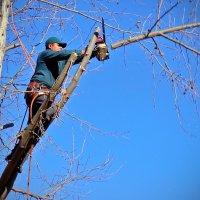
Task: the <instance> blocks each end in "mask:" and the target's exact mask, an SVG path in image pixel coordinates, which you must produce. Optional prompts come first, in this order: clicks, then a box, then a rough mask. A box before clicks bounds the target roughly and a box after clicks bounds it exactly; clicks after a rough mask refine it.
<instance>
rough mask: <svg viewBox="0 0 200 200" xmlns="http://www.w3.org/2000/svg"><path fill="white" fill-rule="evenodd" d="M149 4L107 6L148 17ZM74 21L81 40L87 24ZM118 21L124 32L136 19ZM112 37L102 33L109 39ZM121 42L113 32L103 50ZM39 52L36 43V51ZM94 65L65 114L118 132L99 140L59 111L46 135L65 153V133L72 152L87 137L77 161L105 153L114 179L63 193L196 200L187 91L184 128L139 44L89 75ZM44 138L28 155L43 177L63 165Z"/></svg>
mask: <svg viewBox="0 0 200 200" xmlns="http://www.w3.org/2000/svg"><path fill="white" fill-rule="evenodd" d="M60 2H61V1H60ZM155 2H156V1H144V3H139V1H138V2H137V1H132V2H130V1H123V3H121V2H120V4H119V5H116V4H115V3H113V6H112V10H113V11H116V12H117V11H120V10H124V12H127V13H128V12H134V13H137V14H140V15H142V16H146V17H147V16H148V15H149V14H150V13H153V14H152V16H153V15H155V13H154V12H155V10H156V6H155V5H156V3H155ZM78 6H80V8H81V10H84V9H85V10H86V9H87V4H86V5H82V4H81V3H78ZM109 6H110V4H109ZM188 6H190V5H189V4H188ZM78 8H79V7H78ZM115 9H116V10H115ZM176 12H177V13H178V15H179V13H181V12H182V11H181V10H179V9H178V8H177V10H176ZM128 16H129V15H128ZM76 18H77V19H76V20H77V24H78V25H79V26H81V28H82V32H81V33H82V34H83V36H82V37H83V40H84V39H86V38H87V36H88V34H89V31H90V30H91V27H92V25H93V22H91V21H90V20H88V19H85V18H83V17H80V16H78V15H77V16H76ZM116 18H117V20H118V22H119V23H120V24H121V28H123V29H128V27H131V23H133V24H134V23H135V22H136V21H137V20H138V19H139V17H138V16H135V17H134V15H131V19H129V20H128V19H127V20H126V17H123V16H117V17H116ZM152 18H153V17H152ZM105 19H106V23H108V24H112V25H116V24H114V22H113V20H109V18H108V16H106V17H105ZM167 19H168V18H167ZM167 19H166V21H167ZM85 21H86V22H87V23H88V26H87V27H86V26H85ZM177 21H178V19H177ZM152 24H153V19H152ZM178 24H179V23H177V25H178ZM90 25H91V26H90ZM84 26H85V29H84ZM146 27H148V26H146ZM135 31H137V29H135ZM111 33H112V31H111V30H110V29H107V34H111ZM52 34H53V35H55V36H60V34H61V37H62V39H64V38H65V35H64V33H60V32H54V30H50V33H49V36H50V35H52ZM73 34H74V32H73V29H72V32H71V35H70V33H69V31H68V32H67V39H66V40H67V41H70V39H71V38H70V37H72V36H73ZM120 37H122V34H121V33H117V32H116V31H115V32H114V34H113V35H112V36H111V37H108V43H109V45H110V44H111V43H113V42H116V41H118V39H119V38H120ZM79 43H80V41H77V40H76V41H75V43H73V42H72V43H70V45H69V48H77V47H79ZM167 44H169V43H167ZM198 47H199V46H198ZM42 49H43V46H41V45H40V46H39V47H38V51H41V50H42ZM166 53H167V54H169V55H166V56H167V57H169V58H170V57H171V55H170V51H168V50H166ZM179 64H180V63H178V61H176V60H175V61H173V60H169V65H170V66H171V65H172V66H175V68H176V66H179ZM96 67H98V69H97V70H94V71H90V72H88V73H85V74H84V76H83V77H82V79H81V81H80V83H79V84H78V87H77V88H76V90H75V92H74V95H73V96H72V97H71V99H70V101H69V102H68V104H67V106H66V108H65V111H67V112H68V113H70V114H73V115H75V116H76V117H78V118H79V119H81V120H84V121H87V122H89V123H90V124H92V125H93V126H94V127H96V128H98V129H100V130H102V131H105V132H111V133H115V134H116V135H115V136H111V135H109V134H105V135H103V134H101V133H98V132H95V131H93V130H91V131H90V132H89V130H88V128H87V127H86V126H84V124H81V123H79V122H77V121H76V120H73V119H70V118H69V117H67V116H65V115H64V114H61V118H62V120H63V121H59V122H58V124H54V125H52V126H51V127H50V129H49V131H48V133H49V135H50V136H51V137H52V138H53V139H54V140H55V141H56V143H57V144H59V145H60V146H61V147H62V148H63V149H65V150H66V151H71V140H72V138H71V132H72V131H74V134H75V148H76V150H77V151H76V152H77V154H78V153H79V152H80V151H81V144H82V141H83V139H84V136H85V135H87V134H89V133H90V134H91V135H90V136H88V137H87V141H86V147H85V149H84V153H83V160H82V161H83V163H86V160H87V166H94V165H96V164H98V163H101V162H103V161H104V160H105V159H106V158H107V157H108V156H110V157H111V158H112V162H111V168H110V171H109V173H110V174H113V175H111V176H110V177H109V178H108V179H107V180H105V181H99V182H94V183H93V182H91V183H85V184H82V185H80V186H79V185H78V186H74V187H70V188H67V191H69V193H70V192H71V193H73V194H76V195H77V194H79V192H80V197H82V199H85V200H122V199H123V200H199V199H200V190H199V188H200V172H199V169H200V159H199V154H200V134H199V131H200V125H199V118H198V116H197V112H196V108H195V105H194V103H193V102H192V100H191V98H190V97H189V94H188V95H185V96H184V95H182V94H180V93H178V95H179V97H178V100H179V105H180V110H181V114H182V119H181V123H182V125H183V128H182V125H181V124H180V120H179V119H178V114H177V112H176V105H175V96H174V93H173V89H172V86H171V83H170V81H169V80H167V79H166V78H165V76H162V74H161V73H160V72H161V69H160V68H159V66H157V65H156V64H155V69H154V70H155V72H156V78H153V67H152V63H151V61H150V57H149V55H145V53H144V50H143V49H142V48H141V46H140V45H138V44H133V45H130V46H127V47H126V48H125V49H124V48H120V49H117V50H111V51H110V59H109V60H108V61H105V62H104V63H98V62H97V61H92V63H91V64H90V65H89V69H90V70H92V69H95V68H96ZM183 71H184V70H183ZM198 105H199V100H197V106H198ZM184 129H187V130H188V131H189V133H188V132H185V131H184ZM42 141H43V142H41V145H39V147H38V149H37V150H35V152H34V157H35V159H36V160H37V161H38V162H39V165H40V167H41V169H42V170H44V171H45V173H47V174H48V173H49V174H51V173H54V174H55V175H57V174H59V173H61V172H62V171H63V172H64V171H65V170H66V169H67V166H65V164H64V163H63V161H62V160H61V159H60V160H59V159H58V158H57V157H56V155H57V153H59V152H56V150H54V148H53V147H52V144H51V143H50V142H49V140H48V138H47V137H44V138H43V139H42ZM45 142H46V144H45ZM34 172H35V171H33V172H32V173H33V176H34ZM20 176H21V177H22V179H18V180H17V182H16V185H15V186H16V187H17V188H20V187H21V186H22V185H24V182H23V180H24V179H25V177H26V175H24V174H22V175H20ZM23 177H24V179H23ZM36 177H37V178H36ZM53 178H54V179H56V178H57V177H56V176H55V177H53ZM25 180H26V179H25ZM38 180H39V179H38V175H35V179H34V180H33V182H32V183H31V191H32V192H33V193H34V192H35V193H36V192H37V191H40V190H42V186H40V188H39V189H38V185H40V184H38V182H37V181H38ZM77 191H78V192H77ZM64 196H65V195H64ZM12 198H13V197H9V198H8V199H10V200H11V199H12ZM56 199H59V197H57V198H56ZM69 199H70V198H69ZM71 199H72V198H71ZM75 199H78V198H75ZM80 199H81V198H80Z"/></svg>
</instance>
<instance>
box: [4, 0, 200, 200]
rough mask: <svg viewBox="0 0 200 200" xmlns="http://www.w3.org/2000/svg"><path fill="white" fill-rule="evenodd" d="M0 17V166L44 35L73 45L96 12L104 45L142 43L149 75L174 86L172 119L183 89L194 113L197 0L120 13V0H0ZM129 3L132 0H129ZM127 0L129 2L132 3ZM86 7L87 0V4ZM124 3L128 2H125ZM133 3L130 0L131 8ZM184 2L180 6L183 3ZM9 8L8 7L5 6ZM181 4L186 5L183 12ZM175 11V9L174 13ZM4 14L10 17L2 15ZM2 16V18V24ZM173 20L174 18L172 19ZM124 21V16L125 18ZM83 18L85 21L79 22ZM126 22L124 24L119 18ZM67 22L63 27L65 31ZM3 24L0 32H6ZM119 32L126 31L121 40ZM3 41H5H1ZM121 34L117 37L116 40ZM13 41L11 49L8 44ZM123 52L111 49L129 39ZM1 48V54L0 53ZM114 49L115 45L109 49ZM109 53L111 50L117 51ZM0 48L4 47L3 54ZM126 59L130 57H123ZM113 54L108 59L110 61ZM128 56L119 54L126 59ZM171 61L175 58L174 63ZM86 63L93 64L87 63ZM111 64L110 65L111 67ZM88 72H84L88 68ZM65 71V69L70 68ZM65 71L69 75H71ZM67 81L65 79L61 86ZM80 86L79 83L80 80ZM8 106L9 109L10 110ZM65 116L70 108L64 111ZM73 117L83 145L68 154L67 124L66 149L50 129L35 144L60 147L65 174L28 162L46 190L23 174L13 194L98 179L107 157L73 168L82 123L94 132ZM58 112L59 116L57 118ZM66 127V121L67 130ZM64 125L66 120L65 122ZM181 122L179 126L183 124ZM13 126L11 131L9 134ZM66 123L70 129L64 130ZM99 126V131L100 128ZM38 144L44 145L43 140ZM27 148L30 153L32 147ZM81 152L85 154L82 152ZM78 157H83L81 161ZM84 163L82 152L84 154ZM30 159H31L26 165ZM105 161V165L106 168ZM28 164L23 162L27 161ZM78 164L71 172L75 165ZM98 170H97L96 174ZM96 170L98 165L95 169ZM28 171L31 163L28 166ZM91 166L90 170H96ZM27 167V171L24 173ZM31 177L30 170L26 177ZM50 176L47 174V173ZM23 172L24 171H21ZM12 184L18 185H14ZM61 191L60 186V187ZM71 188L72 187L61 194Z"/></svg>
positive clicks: (52, 191) (84, 40)
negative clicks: (102, 28)
mask: <svg viewBox="0 0 200 200" xmlns="http://www.w3.org/2000/svg"><path fill="white" fill-rule="evenodd" d="M1 3H2V9H1V10H2V15H1V16H2V17H1V23H0V24H1V29H0V30H1V31H2V32H0V33H1V35H2V34H3V33H4V36H7V37H2V38H1V39H0V47H1V49H0V50H1V53H0V57H1V58H2V59H3V58H4V60H3V62H2V61H1V60H2V59H0V61H1V63H0V66H3V68H2V75H1V101H0V102H1V103H0V105H1V124H7V123H11V122H13V123H14V124H15V128H14V129H6V130H5V131H4V132H2V134H1V144H2V147H1V155H2V166H5V161H3V159H4V157H5V156H6V154H8V152H9V151H10V150H11V149H12V147H13V145H14V141H15V139H16V137H15V136H16V134H17V133H18V132H19V130H21V129H22V127H23V126H25V123H24V124H22V121H23V117H24V113H23V112H22V111H23V110H24V112H25V110H26V108H25V105H24V103H22V102H23V94H24V93H25V89H26V86H27V84H28V82H29V79H30V77H31V74H32V71H33V70H34V66H35V60H36V57H37V54H38V52H39V51H41V50H42V49H43V43H44V41H45V39H46V38H47V37H48V36H50V35H52V34H53V35H55V34H56V35H60V36H61V38H62V39H65V38H66V35H67V38H68V39H69V38H70V39H71V38H72V39H71V40H70V41H69V42H68V44H69V46H71V43H72V44H73V46H74V45H76V46H78V47H79V45H80V44H81V47H82V48H83V47H85V46H86V45H87V44H88V40H89V37H90V36H89V35H88V34H89V33H91V32H92V31H91V27H92V28H93V27H94V26H96V25H99V24H100V23H101V17H102V16H104V18H105V21H106V36H107V42H108V43H109V45H110V44H112V45H111V47H112V49H115V48H118V47H121V46H124V45H127V44H130V43H133V42H137V48H141V49H142V50H143V51H144V54H145V55H146V57H147V58H148V59H149V61H150V64H152V66H153V75H154V79H155V80H156V78H157V77H159V76H160V74H161V78H162V79H163V78H164V79H166V80H167V81H168V82H169V83H170V84H171V85H172V88H173V92H174V95H175V97H174V101H175V105H176V110H177V115H178V117H179V122H180V123H181V126H183V124H182V119H181V109H180V107H179V102H178V96H179V95H180V94H181V93H183V94H184V95H188V96H190V97H191V99H192V100H193V103H194V104H195V105H196V110H197V112H198V103H199V100H198V96H199V94H198V85H199V80H198V76H195V74H198V71H199V70H198V67H199V63H198V55H199V50H198V45H199V41H198V38H199V28H198V27H199V26H200V24H199V21H198V20H199V18H198V15H197V11H198V8H199V4H198V1H174V2H171V1H163V0H159V1H158V2H157V3H156V4H155V7H154V8H153V10H151V11H149V10H148V11H146V13H147V12H149V13H148V16H147V15H146V13H139V14H137V13H136V11H134V10H132V9H130V8H129V10H128V11H127V12H125V11H123V7H124V2H123V1H110V0H104V1H101V2H100V1H94V2H90V1H84V2H82V1H77V2H75V1H69V2H67V3H66V2H65V1H53V2H48V1H45V0H40V1H31V0H27V1H20V2H17V1H13V2H11V4H10V3H9V2H8V1H5V0H3V1H2V2H1ZM135 4H136V3H135ZM135 4H134V6H135ZM85 6H87V7H86V8H87V9H86V10H85V11H84V9H85ZM125 6H127V5H125ZM137 6H138V7H139V6H140V5H139V4H136V6H135V7H137ZM186 6H187V9H185V8H186ZM9 10H10V12H8V11H9ZM182 11H185V12H182ZM177 12H178V13H181V14H182V16H181V17H180V18H179V19H176V18H177ZM8 14H9V16H8ZM7 19H8V21H9V25H8V26H7V29H6V24H7ZM175 19H176V20H175ZM125 20H126V21H125ZM83 21H84V22H87V24H88V26H87V27H85V24H83V23H82V22H83ZM124 22H126V23H124ZM2 27H3V28H4V29H3V28H2ZM69 27H70V30H69ZM5 30H7V31H6V34H5ZM124 38H128V39H127V40H124ZM5 40H6V41H7V42H6V47H5ZM118 41H120V42H118ZM15 47H17V48H15ZM123 50H124V52H123V51H121V50H120V49H119V50H118V51H117V53H118V54H120V55H121V56H124V58H126V52H127V51H129V46H124V49H123ZM5 52H6V53H5ZM115 52H116V51H115ZM115 52H113V55H116V53H115ZM4 53H5V54H4ZM126 59H127V60H128V59H130V58H126ZM112 60H114V57H112V50H111V59H110V60H109V62H112ZM126 62H127V61H125V64H126ZM174 62H175V63H176V65H174ZM92 65H93V66H94V65H97V63H96V62H95V64H93V63H92ZM116 70H117V69H116ZM87 72H90V70H88V71H87ZM70 75H71V74H70ZM71 76H72V75H71ZM91 76H92V75H91ZM67 84H68V82H66V83H65V84H64V85H67ZM80 87H81V84H80ZM13 110H15V114H14V115H13ZM64 114H65V115H70V114H69V113H68V112H64ZM71 117H72V118H74V119H77V121H78V122H80V124H83V125H84V126H85V128H86V129H87V130H88V131H85V132H86V133H85V135H83V136H82V144H80V152H81V153H80V154H79V153H77V156H76V155H75V152H76V151H75V149H76V148H77V146H76V147H74V133H73V131H72V139H73V142H72V144H71V145H69V144H68V145H69V146H71V148H72V150H71V153H67V152H65V151H63V150H62V148H60V147H59V146H57V144H56V143H55V142H54V140H52V138H51V136H50V135H47V136H46V138H44V139H42V141H45V140H46V142H44V143H43V142H42V141H41V144H40V146H39V147H38V150H39V149H43V148H44V149H46V147H48V145H47V144H46V143H47V141H48V142H49V143H51V145H54V146H55V149H56V151H57V152H62V155H63V156H64V157H65V158H67V160H68V174H67V176H64V175H61V174H59V176H58V177H56V176H54V175H53V176H52V177H54V179H55V180H54V181H52V182H51V181H50V180H48V179H49V178H47V177H45V176H44V175H43V173H42V172H40V169H39V168H40V167H39V166H40V165H39V164H38V163H35V166H36V167H35V168H38V172H39V174H40V178H41V179H42V180H43V181H44V183H45V184H46V188H48V189H47V190H48V191H47V192H45V193H41V194H35V195H34V194H30V191H29V184H30V182H31V181H30V178H29V180H28V181H27V185H28V186H27V188H28V189H23V191H21V190H19V189H14V191H16V192H19V193H20V194H26V195H27V198H28V196H29V195H30V196H31V195H32V197H35V198H41V196H42V198H47V199H48V198H52V197H55V195H59V194H60V193H59V192H61V191H63V188H64V186H68V185H69V183H73V182H78V181H80V180H81V181H82V180H83V181H86V180H88V181H90V180H95V179H101V178H103V176H104V175H106V173H105V172H107V169H108V167H109V161H110V160H109V159H108V160H105V161H104V162H102V164H99V165H97V166H96V167H91V168H90V167H89V166H88V169H87V168H86V169H85V166H83V168H82V169H80V166H81V164H80V161H81V157H80V156H82V155H83V149H84V147H85V142H86V140H87V138H88V135H89V134H88V133H90V132H89V130H93V131H94V132H95V131H97V132H98V131H99V130H98V129H96V128H94V127H93V126H92V125H90V124H88V123H85V122H84V121H83V120H79V119H78V118H77V117H74V116H71ZM59 119H60V118H59ZM67 127H68V126H66V129H67ZM68 128H69V127H68ZM183 128H184V126H183ZM11 130H12V133H11ZM68 130H69V129H68ZM100 132H101V133H103V131H100ZM43 145H44V147H43ZM33 155H34V154H33ZM83 157H84V156H83ZM83 163H84V162H83ZM85 163H87V159H86V160H85ZM29 166H31V165H30V164H29ZM105 166H107V167H105ZM27 167H28V166H27ZM77 169H78V174H76V173H75V172H76V170H77ZM98 170H99V172H100V173H97V172H98ZM101 170H103V172H102V173H101ZM27 171H29V172H30V170H27ZM96 173H97V174H96ZM29 174H30V173H29ZM74 175H76V176H74ZM28 177H30V175H29V176H28ZM49 177H51V175H49ZM22 179H24V177H22ZM16 186H17V185H16ZM64 191H65V190H64ZM67 195H71V194H66V196H67Z"/></svg>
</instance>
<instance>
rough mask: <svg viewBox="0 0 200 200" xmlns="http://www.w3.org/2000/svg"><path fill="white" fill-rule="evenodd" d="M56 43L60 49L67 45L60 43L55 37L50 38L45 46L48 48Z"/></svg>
mask: <svg viewBox="0 0 200 200" xmlns="http://www.w3.org/2000/svg"><path fill="white" fill-rule="evenodd" d="M53 43H58V44H59V45H60V46H61V47H62V48H65V47H66V46H67V43H65V42H61V41H60V40H59V39H58V38H57V37H50V38H49V39H48V40H47V41H46V42H45V46H46V47H48V45H49V44H53Z"/></svg>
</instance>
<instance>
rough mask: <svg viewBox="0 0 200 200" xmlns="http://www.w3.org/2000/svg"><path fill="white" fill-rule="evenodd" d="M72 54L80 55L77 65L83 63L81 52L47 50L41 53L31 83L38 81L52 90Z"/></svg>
mask: <svg viewBox="0 0 200 200" xmlns="http://www.w3.org/2000/svg"><path fill="white" fill-rule="evenodd" d="M72 52H76V53H77V54H78V58H77V60H76V62H75V64H77V63H79V62H81V61H82V59H83V56H82V55H81V51H79V50H75V51H71V50H62V51H52V50H50V49H47V50H45V51H43V52H41V53H40V54H39V56H38V59H37V64H36V69H35V73H34V74H33V76H32V78H31V82H34V81H36V82H39V83H42V84H44V85H45V86H47V87H48V88H51V87H52V85H53V84H54V83H55V80H56V79H57V77H58V76H59V75H60V73H61V72H62V70H63V68H64V66H65V64H66V63H67V60H68V59H69V57H70V55H71V53H72Z"/></svg>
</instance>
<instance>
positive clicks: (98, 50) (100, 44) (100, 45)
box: [94, 18, 109, 61]
mask: <svg viewBox="0 0 200 200" xmlns="http://www.w3.org/2000/svg"><path fill="white" fill-rule="evenodd" d="M102 32H103V36H102V37H101V36H99V37H98V38H97V41H96V43H95V45H96V47H95V49H94V51H95V56H96V58H97V60H99V61H104V60H107V59H109V52H108V46H107V44H106V35H105V24H104V19H103V18H102Z"/></svg>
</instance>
